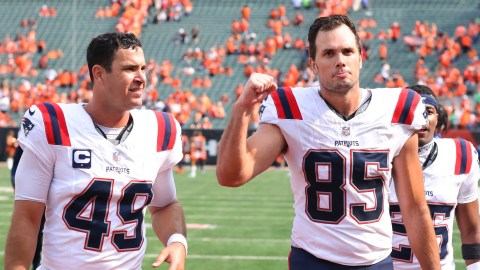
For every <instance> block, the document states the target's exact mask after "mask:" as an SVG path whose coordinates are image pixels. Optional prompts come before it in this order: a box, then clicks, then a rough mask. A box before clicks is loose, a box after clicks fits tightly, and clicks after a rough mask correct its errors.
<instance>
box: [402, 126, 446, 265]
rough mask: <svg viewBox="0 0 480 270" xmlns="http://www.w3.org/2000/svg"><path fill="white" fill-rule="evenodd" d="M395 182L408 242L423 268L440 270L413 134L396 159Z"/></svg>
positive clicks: (416, 139)
mask: <svg viewBox="0 0 480 270" xmlns="http://www.w3.org/2000/svg"><path fill="white" fill-rule="evenodd" d="M393 179H394V180H395V189H396V193H397V196H398V200H399V203H400V209H401V210H402V216H403V221H404V224H405V227H406V230H407V236H408V241H409V242H410V245H411V247H412V249H413V252H414V254H415V256H417V258H418V261H419V262H420V265H421V266H422V269H431V270H434V269H440V256H439V249H438V244H437V241H436V238H435V233H434V230H433V223H432V219H431V217H430V211H429V209H428V206H427V202H426V200H425V187H424V185H423V175H422V169H421V167H420V162H418V136H417V135H416V134H414V135H412V136H411V137H410V138H409V139H408V140H407V142H406V143H405V144H404V146H403V147H402V150H401V151H400V153H399V155H398V156H396V157H395V158H394V159H393Z"/></svg>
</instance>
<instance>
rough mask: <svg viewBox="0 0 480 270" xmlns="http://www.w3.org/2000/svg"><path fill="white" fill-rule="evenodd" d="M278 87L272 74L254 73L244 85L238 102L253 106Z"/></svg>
mask: <svg viewBox="0 0 480 270" xmlns="http://www.w3.org/2000/svg"><path fill="white" fill-rule="evenodd" d="M276 89H277V84H276V83H275V81H274V79H273V77H272V76H270V75H266V74H262V73H253V74H252V75H250V78H249V79H248V81H247V83H246V84H245V86H244V87H243V91H242V94H241V95H240V97H239V99H238V103H239V104H240V105H242V106H244V107H247V108H252V107H253V105H255V103H258V102H261V101H262V100H264V99H265V98H266V97H267V96H268V95H269V94H270V93H271V92H273V91H275V90H276Z"/></svg>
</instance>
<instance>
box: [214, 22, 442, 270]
mask: <svg viewBox="0 0 480 270" xmlns="http://www.w3.org/2000/svg"><path fill="white" fill-rule="evenodd" d="M308 42H309V66H310V68H311V69H312V71H313V72H314V73H315V75H316V76H317V77H318V82H319V86H320V87H318V86H312V87H308V88H289V87H286V88H278V87H277V85H276V84H275V82H274V79H273V77H271V76H269V75H265V74H260V73H254V74H252V75H251V76H250V78H249V80H248V81H247V83H246V84H245V87H244V90H243V91H242V93H241V95H240V97H239V98H238V100H237V101H236V103H235V104H234V106H233V110H232V114H231V117H230V120H229V122H228V125H227V128H226V129H225V131H224V133H223V135H222V137H221V140H220V143H219V148H218V156H217V166H216V173H217V178H218V182H219V183H220V184H221V185H223V186H229V187H238V186H242V185H244V184H246V183H247V182H248V181H250V180H251V179H253V178H255V177H256V176H257V175H259V174H260V173H262V172H263V171H265V170H267V169H268V168H269V167H270V165H271V164H272V163H273V161H274V160H275V158H277V156H278V155H279V154H283V155H284V156H285V159H286V161H287V163H288V168H289V170H290V182H291V188H292V192H293V196H294V204H293V205H294V210H295V217H294V221H293V229H292V238H291V252H290V255H289V260H288V264H289V269H291V270H300V269H301V270H310V269H312V270H313V269H316V270H318V269H321V270H326V269H340V270H343V269H368V270H374V269H378V270H380V269H381V270H388V269H393V263H392V258H391V256H390V253H391V250H392V249H391V245H392V230H391V224H390V223H391V220H390V216H389V215H388V206H389V204H388V193H389V191H390V187H389V183H390V181H391V180H392V177H393V179H394V180H395V187H396V188H397V190H398V191H399V198H400V205H401V207H402V208H403V209H405V213H407V214H405V215H404V221H405V224H406V227H407V230H408V232H409V238H410V239H411V240H412V243H413V244H412V247H413V250H414V252H415V254H417V256H418V258H419V261H420V264H421V266H422V268H423V269H429V270H438V269H440V263H439V258H438V245H437V242H436V240H435V234H434V231H433V224H432V220H431V218H430V214H429V210H428V206H427V204H426V201H425V196H424V194H423V192H424V187H423V179H422V171H421V167H420V165H419V164H418V162H417V160H418V144H417V142H418V136H417V135H416V132H417V131H418V130H419V129H421V128H422V127H423V126H425V124H426V122H427V121H426V118H425V115H424V112H425V106H424V105H423V104H422V103H421V102H420V96H419V95H418V94H416V93H415V92H413V91H411V90H408V89H400V88H392V89H364V88H360V82H359V77H360V69H361V67H362V56H361V53H360V51H361V45H360V38H359V36H358V33H357V31H356V28H355V25H354V23H353V22H352V21H351V20H350V18H348V17H347V16H344V15H332V16H328V17H319V18H317V19H316V20H315V21H314V22H313V24H312V25H311V26H310V30H309V33H308ZM262 101H263V103H262V106H261V107H260V115H261V117H260V125H259V127H258V129H257V130H256V131H255V132H254V133H253V134H252V135H251V136H249V137H248V138H247V132H248V123H249V122H250V118H251V116H252V114H253V113H254V112H253V111H252V108H253V107H254V106H255V104H257V103H259V102H262Z"/></svg>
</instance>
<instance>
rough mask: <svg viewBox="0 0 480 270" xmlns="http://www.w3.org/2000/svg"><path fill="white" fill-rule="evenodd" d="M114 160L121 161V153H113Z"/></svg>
mask: <svg viewBox="0 0 480 270" xmlns="http://www.w3.org/2000/svg"><path fill="white" fill-rule="evenodd" d="M113 160H115V161H120V153H119V152H114V153H113Z"/></svg>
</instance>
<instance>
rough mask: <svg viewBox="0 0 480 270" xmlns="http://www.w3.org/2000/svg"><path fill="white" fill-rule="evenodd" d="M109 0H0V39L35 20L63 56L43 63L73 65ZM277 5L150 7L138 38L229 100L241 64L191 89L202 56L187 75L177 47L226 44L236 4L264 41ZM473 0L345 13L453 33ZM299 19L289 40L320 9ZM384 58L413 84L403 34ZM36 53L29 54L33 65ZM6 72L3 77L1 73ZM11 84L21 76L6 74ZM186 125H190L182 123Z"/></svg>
mask: <svg viewBox="0 0 480 270" xmlns="http://www.w3.org/2000/svg"><path fill="white" fill-rule="evenodd" d="M109 3H110V1H104V0H85V1H79V0H73V1H63V0H45V1H42V2H36V1H33V2H32V4H29V7H30V8H25V5H20V4H19V2H17V1H6V2H5V3H3V5H2V9H1V10H0V16H1V17H0V18H2V19H0V20H1V22H2V28H0V40H2V41H3V40H4V39H5V37H6V36H7V35H9V36H10V37H12V38H13V37H14V36H15V35H16V34H17V33H21V34H26V32H27V31H28V29H26V28H22V27H20V21H21V20H23V19H28V18H35V19H36V20H37V22H38V27H37V28H36V31H37V39H44V40H45V41H46V43H47V48H48V49H60V50H62V51H63V53H64V56H63V57H61V58H59V59H56V60H52V61H50V62H49V66H48V68H53V69H56V70H60V69H63V70H65V69H70V70H73V71H78V70H79V68H80V67H81V66H82V65H84V64H85V62H86V61H85V48H86V46H87V44H88V42H89V41H90V39H91V38H92V37H93V36H95V35H97V34H99V33H103V32H107V31H113V30H114V28H115V24H116V22H117V21H118V18H102V19H96V18H95V17H94V15H95V12H96V10H97V8H98V7H99V6H102V5H105V6H106V5H108V4H109ZM279 3H283V4H284V5H285V6H286V7H287V17H288V18H289V19H290V20H291V19H293V17H294V14H295V12H296V10H295V9H294V8H293V6H292V5H291V3H290V1H288V0H285V1H278V0H263V1H238V0H208V1H193V5H194V6H193V12H192V14H190V15H189V16H186V15H184V16H182V17H181V20H180V21H179V22H174V21H169V22H162V23H159V24H153V23H152V21H153V15H154V10H153V9H151V10H150V16H149V17H148V22H147V23H146V25H145V26H144V28H143V31H142V34H141V40H142V42H143V45H144V48H145V53H146V58H147V61H148V59H150V58H153V59H155V61H156V62H157V63H161V62H162V61H163V60H167V59H168V60H170V61H171V62H172V63H173V64H174V66H175V70H174V71H173V73H172V76H174V77H175V76H178V77H179V78H180V79H181V80H182V83H183V85H182V88H183V89H186V88H188V89H190V90H191V91H192V92H193V93H194V94H196V95H197V96H199V95H200V94H201V93H203V92H206V93H207V94H208V95H209V97H210V98H211V100H212V101H217V100H219V98H220V96H221V95H222V94H224V93H227V94H228V95H229V97H230V100H234V99H235V94H234V93H233V89H234V88H235V86H236V85H238V84H239V83H244V82H245V81H246V78H245V77H244V75H243V65H242V64H239V63H237V57H238V56H237V55H231V56H227V57H226V58H225V59H224V63H223V64H224V66H228V67H231V68H232V69H233V75H231V76H230V75H226V74H219V75H216V76H214V77H211V80H212V87H211V88H209V89H203V88H196V89H195V88H191V87H190V86H191V81H192V79H193V77H194V76H200V77H203V76H207V75H208V74H207V73H206V72H205V71H202V70H201V69H200V68H199V67H200V62H199V61H198V60H197V61H195V60H194V61H193V62H192V65H193V67H195V68H196V73H195V74H194V76H190V75H185V74H183V73H182V70H181V68H182V67H184V66H185V63H184V62H183V61H182V60H181V59H182V55H183V53H184V52H185V51H186V50H187V49H188V48H195V47H198V48H200V49H201V50H204V51H205V50H208V49H209V48H210V47H215V46H220V45H221V46H224V45H225V42H226V41H227V38H228V37H229V36H230V35H231V30H230V29H231V22H232V20H234V19H240V17H241V15H240V9H241V7H242V6H243V5H245V4H248V5H249V6H250V7H251V9H252V14H251V18H250V20H249V23H250V32H255V33H256V35H257V37H256V40H257V41H258V40H265V38H267V37H269V36H271V35H272V30H271V29H270V28H268V27H267V26H266V23H267V20H268V15H269V12H270V10H271V9H273V8H277V7H278V5H279ZM43 4H46V5H48V6H49V7H54V8H56V9H57V11H58V13H57V14H58V15H57V16H56V17H39V16H38V11H39V10H40V7H41V6H42V5H43ZM479 8H480V7H479V4H478V1H477V0H421V1H398V0H381V1H370V8H369V10H368V12H367V11H366V10H362V9H360V10H358V11H356V12H351V13H350V14H349V15H350V17H351V18H352V19H353V20H355V21H358V20H360V19H362V18H365V17H367V16H372V18H374V19H375V21H376V22H377V24H378V25H377V27H376V28H373V29H369V30H368V31H371V32H372V33H373V34H374V35H376V34H377V33H379V32H380V31H381V30H382V29H388V28H389V26H390V25H391V23H392V22H393V21H397V22H399V23H400V25H401V29H402V35H403V34H409V33H410V32H411V31H412V29H413V26H414V23H415V21H416V20H422V21H426V22H434V23H436V24H437V26H438V29H439V31H442V32H447V33H449V36H452V34H453V32H454V29H455V28H456V27H457V26H458V25H460V24H467V22H468V21H469V20H470V19H473V18H477V17H479V16H478V14H479ZM301 11H302V13H303V15H304V17H305V24H304V25H303V26H301V27H294V26H286V27H285V28H284V31H283V32H289V33H290V34H291V36H292V38H293V39H295V38H302V39H304V40H306V36H307V32H308V26H309V24H310V22H311V21H313V20H314V19H315V18H316V16H317V15H318V9H316V8H311V9H301ZM195 25H198V26H199V29H200V35H199V37H200V41H199V43H198V44H191V43H187V44H176V43H174V41H173V37H174V35H175V34H176V33H177V31H178V30H179V29H180V28H183V29H184V30H185V31H186V32H187V33H188V35H190V31H191V29H192V28H193V27H194V26H195ZM380 43H381V41H379V40H376V39H375V38H374V39H372V40H371V42H370V51H371V54H370V59H369V60H368V61H366V62H364V66H363V71H362V75H361V81H362V86H364V87H378V86H379V84H376V83H374V82H373V78H374V77H375V75H376V74H377V73H378V72H379V71H380V68H381V61H380V59H379V57H378V46H379V45H380ZM475 46H476V49H477V51H480V42H478V43H477V44H476V45H475ZM388 50H389V58H388V61H389V63H390V65H391V68H392V71H393V70H398V72H399V73H400V74H401V75H402V76H403V77H404V78H405V81H406V82H407V83H415V81H414V79H413V66H414V64H415V62H416V60H417V58H418V56H417V55H416V54H415V53H413V52H411V51H410V50H409V49H408V47H407V46H405V45H404V44H403V42H402V41H401V40H399V41H398V42H396V43H394V42H391V41H388ZM303 56H304V52H301V51H298V50H293V49H290V50H280V51H279V52H278V53H277V54H276V55H275V57H274V58H273V59H272V61H271V62H270V65H271V66H272V67H274V68H276V69H278V70H280V71H281V74H284V72H285V71H286V70H287V69H288V68H289V66H290V65H291V64H292V63H294V64H296V65H301V63H302V58H303ZM39 57H40V56H39V55H38V54H35V55H34V56H33V57H32V60H33V63H34V65H35V66H36V65H37V63H38V60H39ZM435 57H436V56H428V58H427V59H428V61H426V64H427V66H428V67H429V68H430V69H434V68H435V65H436V64H437V62H438V61H436V59H435ZM6 59H7V55H2V54H0V60H1V61H2V62H4V61H6ZM467 64H468V60H467V59H466V57H461V58H460V59H459V60H458V61H457V62H456V66H457V67H458V68H460V69H462V68H464V67H465V66H466V65H467ZM2 76H3V77H8V75H2ZM12 78H13V79H14V81H16V82H17V83H18V82H19V80H20V79H21V78H17V77H12ZM28 79H30V80H31V81H32V82H34V83H35V82H42V81H43V80H44V71H43V70H40V73H39V75H38V77H33V78H28ZM157 91H158V92H159V94H160V97H161V98H162V99H163V98H166V97H167V96H168V95H169V94H171V93H172V92H173V91H175V89H173V88H172V87H170V86H167V85H162V84H159V85H158V87H157ZM231 104H232V103H231V102H230V103H228V104H225V109H226V111H227V115H228V112H229V111H230V109H231ZM212 123H213V126H214V127H215V128H222V127H224V126H225V124H226V119H212ZM187 126H188V123H187Z"/></svg>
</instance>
